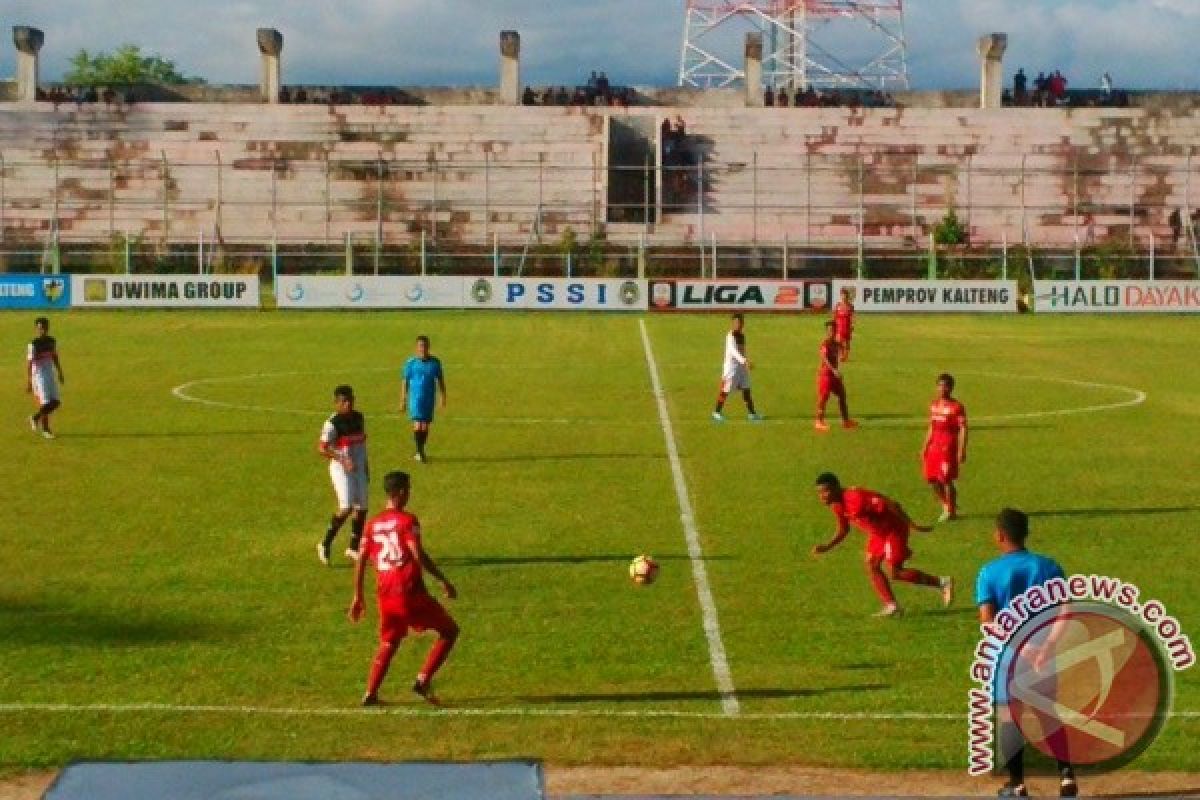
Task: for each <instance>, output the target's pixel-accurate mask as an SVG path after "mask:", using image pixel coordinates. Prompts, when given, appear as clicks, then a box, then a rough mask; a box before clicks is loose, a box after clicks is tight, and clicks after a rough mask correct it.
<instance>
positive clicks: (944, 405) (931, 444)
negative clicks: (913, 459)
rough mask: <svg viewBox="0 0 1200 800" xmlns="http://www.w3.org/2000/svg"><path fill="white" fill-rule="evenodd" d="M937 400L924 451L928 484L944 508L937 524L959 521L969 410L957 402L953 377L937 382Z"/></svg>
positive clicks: (932, 409) (946, 376)
mask: <svg viewBox="0 0 1200 800" xmlns="http://www.w3.org/2000/svg"><path fill="white" fill-rule="evenodd" d="M937 392H938V393H937V398H935V399H934V401H933V404H932V405H930V406H929V430H928V431H927V432H926V434H925V444H924V446H923V447H922V448H921V463H922V464H923V465H924V468H925V480H926V481H927V482H928V483H929V485H930V486H932V487H933V493H934V494H935V495H937V498H938V500H939V501H940V502H941V504H942V515H941V516H940V517H938V522H946V521H947V520H952V519H956V518H957V517H958V489H957V487H955V485H954V481H955V480H956V479H957V478H958V468H959V465H961V464H965V463H967V409H966V406H964V405H963V404H962V403H960V402H958V401H957V400H955V399H954V376H953V375H950V374H949V373H945V372H943V373H942V374H941V375H938V378H937Z"/></svg>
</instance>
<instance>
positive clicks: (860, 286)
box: [833, 280, 1018, 314]
mask: <svg viewBox="0 0 1200 800" xmlns="http://www.w3.org/2000/svg"><path fill="white" fill-rule="evenodd" d="M843 289H849V290H850V291H851V302H852V303H854V308H855V310H856V311H867V312H871V311H889V312H902V313H903V312H908V313H923V314H938V313H964V312H965V313H1000V314H1015V313H1016V312H1017V310H1018V309H1017V282H1016V281H925V280H900V281H870V280H864V281H858V280H853V281H844V280H837V281H834V282H833V296H834V298H835V299H840V298H841V296H842V290H843Z"/></svg>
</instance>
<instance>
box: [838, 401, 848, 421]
mask: <svg viewBox="0 0 1200 800" xmlns="http://www.w3.org/2000/svg"><path fill="white" fill-rule="evenodd" d="M838 409H839V410H840V411H841V412H842V422H845V421H846V420H848V419H850V408H849V406H848V405H847V404H846V398H845V397H839V398H838Z"/></svg>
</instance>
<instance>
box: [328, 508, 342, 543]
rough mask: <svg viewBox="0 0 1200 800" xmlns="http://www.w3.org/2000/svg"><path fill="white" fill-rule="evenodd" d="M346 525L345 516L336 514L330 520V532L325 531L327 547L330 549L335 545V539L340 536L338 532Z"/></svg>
mask: <svg viewBox="0 0 1200 800" xmlns="http://www.w3.org/2000/svg"><path fill="white" fill-rule="evenodd" d="M344 524H346V518H345V517H343V516H339V515H337V514H334V515H333V516H332V517H330V518H329V530H327V531H325V541H324V544H325V546H326V547H329V546H330V545H331V544H333V539H334V537H336V536H337V535H338V531H340V530H341V529H342V525H344Z"/></svg>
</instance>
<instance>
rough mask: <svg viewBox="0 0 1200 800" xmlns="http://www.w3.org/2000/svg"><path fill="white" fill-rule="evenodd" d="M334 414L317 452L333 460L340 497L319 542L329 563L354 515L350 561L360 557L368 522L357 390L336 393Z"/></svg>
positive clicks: (363, 433) (322, 556)
mask: <svg viewBox="0 0 1200 800" xmlns="http://www.w3.org/2000/svg"><path fill="white" fill-rule="evenodd" d="M333 407H334V412H333V415H332V416H330V417H329V419H327V420H325V425H324V426H323V427H322V428H321V438H320V440H319V441H318V442H317V451H318V452H319V453H320V454H321V455H322V456H323V457H325V458H327V459H329V477H330V478H331V479H332V480H333V492H334V494H335V495H336V496H337V511H336V512H335V513H334V515H333V518H332V519H330V520H329V530H327V531H325V538H324V539H322V540H321V541H320V542H318V543H317V558H319V559H320V560H321V563H322V564H328V563H329V549H330V548H331V547H332V546H333V540H334V537H336V536H337V534H338V531H339V530H341V529H342V526H343V525H345V524H346V520H347V519H349V518H350V516H351V515H353V516H354V521H353V522H352V523H351V528H350V531H351V532H350V546H349V547H347V548H346V558H350V559H357V558H358V544H359V540H361V539H362V533H363V525H364V524H365V523H366V520H367V480H368V478H369V477H370V471H369V468H368V465H367V427H366V420H365V418H364V417H363V415H362V414H361V413H360V412H358V411H355V410H354V390H353V389H352V388H350V387H349V386H345V385H342V386H339V387H337V388H336V389H334V390H333Z"/></svg>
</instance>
